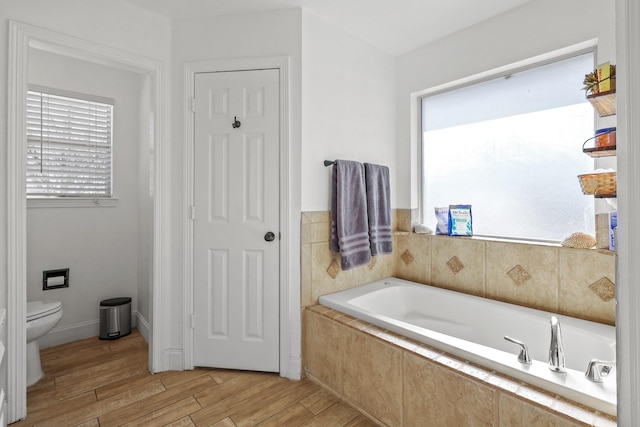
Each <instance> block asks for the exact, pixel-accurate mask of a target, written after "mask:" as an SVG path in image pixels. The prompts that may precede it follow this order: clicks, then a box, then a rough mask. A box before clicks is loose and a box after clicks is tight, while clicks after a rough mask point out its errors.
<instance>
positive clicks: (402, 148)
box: [396, 0, 615, 208]
mask: <svg viewBox="0 0 640 427" xmlns="http://www.w3.org/2000/svg"><path fill="white" fill-rule="evenodd" d="M614 9H615V2H614V0H605V1H596V0H566V1H561V2H558V1H554V0H537V1H532V2H529V3H526V4H525V5H523V6H521V7H519V8H516V9H513V10H511V11H509V12H507V13H505V14H503V15H500V16H497V17H495V18H493V19H490V20H487V21H484V22H482V23H481V24H478V25H476V26H474V27H471V28H468V29H466V30H463V31H460V32H458V33H456V34H453V35H451V36H449V37H446V38H444V39H441V40H438V41H436V42H434V43H431V44H429V45H426V46H424V47H422V48H420V49H417V50H415V51H412V52H409V53H407V54H404V55H401V56H400V57H398V58H397V79H396V81H397V85H396V86H397V93H396V96H397V123H398V126H397V170H398V173H399V174H398V176H397V185H396V193H397V194H398V199H397V200H398V207H401V208H417V207H418V190H417V185H416V183H417V170H418V156H417V155H416V150H417V148H416V147H415V146H412V144H411V126H410V120H411V114H410V95H411V94H412V93H414V92H419V91H422V90H425V89H428V88H431V87H435V86H438V85H440V84H444V83H448V82H451V81H454V80H458V79H461V78H464V77H468V76H472V75H474V74H478V73H481V72H485V71H489V70H492V69H495V68H498V67H502V66H506V65H509V64H512V63H515V62H518V61H521V60H525V59H528V58H531V57H534V56H537V55H542V54H546V53H549V52H552V51H554V50H557V49H561V48H565V47H568V46H571V45H574V44H577V43H581V42H585V41H588V40H591V39H598V63H599V62H604V61H609V60H610V61H611V62H612V63H615V14H614ZM588 71H589V70H585V74H586V73H587V72H588ZM581 83H582V82H577V83H576V84H577V86H578V90H579V88H580V87H581V86H582V85H581Z"/></svg>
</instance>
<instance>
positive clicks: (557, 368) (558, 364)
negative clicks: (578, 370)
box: [549, 316, 566, 372]
mask: <svg viewBox="0 0 640 427" xmlns="http://www.w3.org/2000/svg"><path fill="white" fill-rule="evenodd" d="M549 369H551V370H552V371H554V372H566V368H565V360H564V347H563V345H562V333H561V332H560V320H558V318H557V317H556V316H551V344H550V345H549Z"/></svg>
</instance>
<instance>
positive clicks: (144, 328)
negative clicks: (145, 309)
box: [135, 312, 151, 343]
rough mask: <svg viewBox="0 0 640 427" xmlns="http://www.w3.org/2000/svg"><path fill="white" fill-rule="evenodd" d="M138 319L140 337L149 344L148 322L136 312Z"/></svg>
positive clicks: (149, 330) (149, 329)
mask: <svg viewBox="0 0 640 427" xmlns="http://www.w3.org/2000/svg"><path fill="white" fill-rule="evenodd" d="M135 317H137V318H138V331H140V335H142V337H143V338H144V340H145V341H146V342H147V343H148V342H149V332H151V327H150V326H149V321H148V320H147V319H145V318H144V316H143V315H142V314H140V313H139V312H136V316H135Z"/></svg>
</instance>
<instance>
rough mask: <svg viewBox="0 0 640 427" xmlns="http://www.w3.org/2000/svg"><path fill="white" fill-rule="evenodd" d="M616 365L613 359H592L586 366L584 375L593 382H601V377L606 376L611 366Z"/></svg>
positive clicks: (611, 368)
mask: <svg viewBox="0 0 640 427" xmlns="http://www.w3.org/2000/svg"><path fill="white" fill-rule="evenodd" d="M614 366H616V362H615V361H611V362H605V361H604V360H598V359H593V360H591V362H589V365H588V366H587V371H586V372H585V373H584V376H585V377H586V378H587V379H588V380H589V381H593V382H594V383H601V382H602V377H606V376H608V375H609V374H610V373H611V371H612V370H613V367H614Z"/></svg>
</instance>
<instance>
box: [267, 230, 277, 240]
mask: <svg viewBox="0 0 640 427" xmlns="http://www.w3.org/2000/svg"><path fill="white" fill-rule="evenodd" d="M275 239H276V235H275V234H274V233H273V231H267V234H265V235H264V240H266V241H267V242H273V241H274V240H275Z"/></svg>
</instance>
